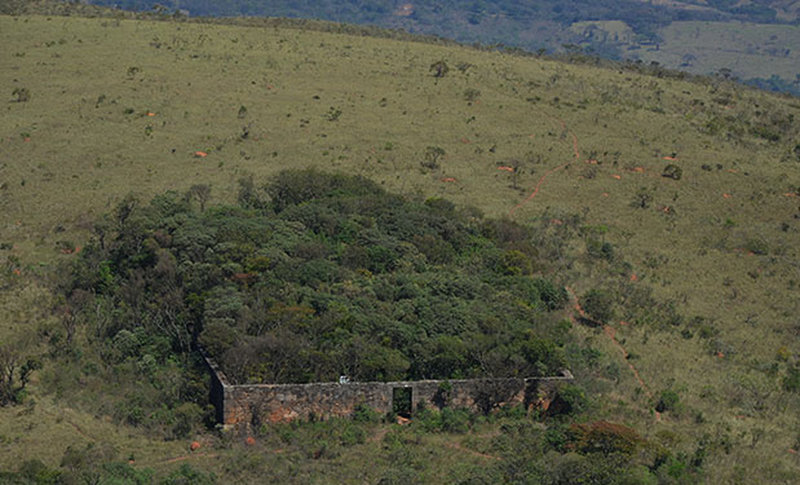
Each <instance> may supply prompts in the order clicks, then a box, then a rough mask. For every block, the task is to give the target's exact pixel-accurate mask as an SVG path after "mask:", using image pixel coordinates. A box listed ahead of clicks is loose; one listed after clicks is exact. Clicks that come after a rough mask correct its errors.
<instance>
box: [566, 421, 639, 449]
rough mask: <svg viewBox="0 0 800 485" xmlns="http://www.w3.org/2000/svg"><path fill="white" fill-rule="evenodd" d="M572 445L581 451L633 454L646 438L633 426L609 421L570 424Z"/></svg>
mask: <svg viewBox="0 0 800 485" xmlns="http://www.w3.org/2000/svg"><path fill="white" fill-rule="evenodd" d="M570 434H571V435H572V436H571V444H570V447H571V448H573V449H574V450H576V451H578V452H580V453H603V454H605V455H610V454H612V453H621V454H623V455H627V456H631V455H633V454H634V453H635V452H636V450H637V449H639V447H640V446H641V445H642V444H644V439H643V438H642V437H641V436H639V434H638V433H637V432H636V430H634V429H633V428H629V427H627V426H623V425H621V424H616V423H609V422H608V421H595V422H593V423H586V424H573V425H571V426H570Z"/></svg>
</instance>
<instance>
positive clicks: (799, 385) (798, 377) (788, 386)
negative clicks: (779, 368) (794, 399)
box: [783, 365, 800, 392]
mask: <svg viewBox="0 0 800 485" xmlns="http://www.w3.org/2000/svg"><path fill="white" fill-rule="evenodd" d="M783 388H784V389H785V390H787V391H789V392H800V367H798V366H797V365H794V366H791V367H789V369H787V371H786V376H784V378H783Z"/></svg>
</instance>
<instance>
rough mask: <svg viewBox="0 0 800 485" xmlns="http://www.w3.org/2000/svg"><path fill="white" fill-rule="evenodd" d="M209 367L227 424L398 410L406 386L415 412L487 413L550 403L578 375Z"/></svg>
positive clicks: (221, 415)
mask: <svg viewBox="0 0 800 485" xmlns="http://www.w3.org/2000/svg"><path fill="white" fill-rule="evenodd" d="M209 367H210V368H211V370H212V374H214V375H215V377H212V402H213V403H214V405H215V406H218V407H217V415H218V421H219V422H222V423H224V425H225V426H226V427H231V426H239V425H245V426H251V425H252V426H259V425H260V424H262V423H267V422H271V423H276V422H288V421H292V420H295V419H309V418H311V417H312V416H313V417H316V418H317V419H328V418H331V417H347V416H351V415H352V414H353V413H354V412H355V410H356V408H357V407H358V406H359V405H363V406H368V407H370V408H372V409H374V410H375V411H377V412H379V413H381V414H384V413H388V412H390V411H392V410H393V394H394V392H395V389H403V388H406V389H411V400H412V409H411V412H414V411H416V410H418V409H419V408H420V407H421V406H425V407H428V408H441V407H444V406H451V407H458V408H468V409H472V410H475V411H481V412H489V411H491V410H492V409H494V408H496V407H498V406H501V405H505V404H523V405H525V406H526V407H531V406H533V407H542V406H543V407H545V408H546V406H547V405H548V404H549V402H550V400H551V399H552V396H553V394H554V392H555V389H556V387H557V386H558V385H559V384H560V383H561V382H563V381H568V380H571V379H572V375H571V374H570V373H569V372H568V371H565V372H564V374H563V375H561V376H555V377H544V378H531V379H466V380H449V381H439V380H428V381H401V382H355V383H348V384H339V383H328V382H323V383H312V384H259V385H230V384H229V383H228V382H227V380H226V378H225V376H224V374H222V373H221V372H220V371H219V369H217V368H216V366H214V365H213V363H212V364H210V366H209ZM215 381H216V383H217V388H216V390H215V389H214V382H215ZM220 391H221V392H220ZM220 396H221V398H220Z"/></svg>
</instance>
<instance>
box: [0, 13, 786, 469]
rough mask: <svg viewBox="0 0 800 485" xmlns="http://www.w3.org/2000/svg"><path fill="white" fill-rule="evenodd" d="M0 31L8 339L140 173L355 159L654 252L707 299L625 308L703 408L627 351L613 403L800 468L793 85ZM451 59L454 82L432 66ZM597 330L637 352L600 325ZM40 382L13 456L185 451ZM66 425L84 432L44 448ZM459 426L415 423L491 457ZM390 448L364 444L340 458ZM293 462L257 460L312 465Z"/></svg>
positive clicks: (188, 178) (653, 352)
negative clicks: (647, 315)
mask: <svg viewBox="0 0 800 485" xmlns="http://www.w3.org/2000/svg"><path fill="white" fill-rule="evenodd" d="M0 44H1V45H3V46H4V47H3V49H2V53H0V93H1V94H2V99H3V101H4V103H3V105H2V106H1V107H0V109H2V111H3V115H2V116H1V117H0V243H2V246H0V247H1V248H2V249H0V261H2V262H3V264H4V266H3V269H2V271H3V275H2V278H3V279H2V281H3V283H2V288H3V289H2V292H0V308H2V310H3V311H0V339H1V340H2V341H4V342H12V341H16V340H17V339H32V340H35V339H36V338H37V335H38V334H37V332H39V329H41V328H43V327H44V326H47V325H52V324H54V323H53V321H54V318H55V317H53V316H52V315H50V311H49V302H50V301H51V298H52V297H50V296H48V295H49V293H48V292H47V290H46V289H45V288H46V280H47V279H48V277H49V276H50V275H52V273H53V272H54V271H55V268H56V267H57V264H58V263H59V262H60V261H63V260H68V259H69V258H72V257H74V255H73V254H65V253H69V252H70V251H71V250H72V248H73V247H74V246H83V245H84V244H85V243H86V241H87V240H88V239H89V237H90V234H91V227H92V221H93V220H94V219H95V218H96V217H98V216H99V215H100V214H102V213H104V212H106V211H108V210H110V209H111V208H112V207H113V206H114V205H115V204H116V203H117V202H119V201H120V200H121V199H122V198H123V197H124V196H125V195H126V194H128V193H131V192H133V193H135V194H139V195H141V196H142V197H144V198H148V197H149V196H152V195H153V194H156V193H160V192H163V191H165V190H167V189H175V190H179V191H185V190H187V189H188V188H189V187H190V186H191V185H193V184H200V183H205V184H209V185H211V187H212V197H213V198H214V199H216V200H217V201H221V202H232V201H233V200H235V197H236V192H237V190H238V181H239V180H240V179H241V178H242V177H247V176H249V175H253V176H254V177H255V178H256V179H257V180H261V179H264V178H265V177H267V176H269V175H271V174H275V173H277V172H278V171H279V170H282V169H284V168H300V167H316V168H320V169H324V170H328V171H342V172H346V173H351V174H359V175H364V176H366V177H368V178H370V179H373V180H375V181H377V182H378V183H380V184H382V185H384V186H385V187H386V188H388V189H390V190H392V191H397V192H400V193H405V194H421V195H424V196H442V197H446V198H448V199H450V200H453V201H454V202H456V203H458V204H462V205H472V206H476V207H478V208H480V209H481V210H482V211H484V212H485V213H486V214H487V215H491V216H508V217H511V218H513V219H514V220H516V221H520V222H531V221H535V220H539V219H542V218H545V219H559V218H562V217H565V216H567V215H569V214H580V215H581V216H583V217H584V218H585V220H586V221H587V224H588V225H590V226H591V228H592V230H594V231H595V232H596V234H597V235H598V237H603V238H604V240H606V241H608V242H611V243H612V244H613V246H614V247H615V248H617V249H618V250H619V251H621V252H622V253H623V254H624V255H625V257H626V259H628V260H629V261H630V262H631V263H632V270H633V272H634V273H635V274H636V275H637V278H636V282H631V284H632V285H633V286H634V287H635V284H636V283H637V282H641V283H642V284H645V283H646V284H649V285H650V286H651V287H653V288H654V292H655V294H656V295H657V296H658V297H659V298H661V299H664V300H669V301H671V302H672V303H673V304H674V305H675V307H676V309H677V310H678V311H679V312H680V313H681V314H683V315H685V316H686V317H685V319H684V320H683V321H675V322H672V323H670V322H660V321H652V322H649V323H645V322H641V323H639V324H636V325H622V324H620V323H619V322H618V321H614V322H612V323H613V328H614V329H616V342H619V343H622V344H623V345H624V346H625V348H626V349H627V351H628V352H630V354H629V355H628V359H627V362H630V363H634V364H635V367H636V368H637V369H638V372H639V374H640V375H641V378H642V380H643V383H645V385H646V386H647V388H648V389H649V390H650V391H651V392H652V393H654V394H655V395H658V394H659V393H661V392H662V391H664V390H671V391H674V392H676V393H677V394H678V395H679V396H680V400H681V403H682V411H681V412H677V413H667V414H665V415H664V416H662V417H661V419H660V420H656V419H655V417H654V416H653V415H652V414H650V413H648V412H647V411H646V409H648V408H649V406H648V405H646V401H647V397H646V392H643V388H642V387H641V384H640V383H638V382H637V381H636V380H635V379H634V376H633V374H632V373H630V372H629V369H628V368H627V365H626V362H625V361H624V360H623V359H618V361H617V362H618V364H617V365H618V369H617V372H618V375H619V377H618V381H619V382H618V385H617V386H615V387H611V388H607V389H602V393H601V395H602V397H601V402H602V408H601V410H600V411H599V412H600V413H601V414H602V415H605V416H607V417H608V418H609V419H614V418H616V419H618V420H622V421H625V422H628V423H629V424H631V425H634V426H636V427H637V429H639V430H640V432H642V433H643V434H646V435H647V436H651V437H655V436H659V437H660V439H662V440H672V441H674V442H675V443H677V446H679V447H680V446H686V447H689V446H690V445H691V446H694V445H696V444H697V443H698V442H703V443H705V446H706V448H707V450H708V457H707V458H706V465H705V466H706V470H707V475H708V477H709V478H710V481H712V482H738V481H745V482H746V481H753V480H755V479H756V478H758V479H759V480H758V481H767V482H787V481H790V480H791V479H792V477H795V476H796V475H797V472H798V462H797V455H796V454H794V453H791V452H790V451H789V450H790V449H794V448H796V447H797V446H798V444H797V441H798V438H799V436H798V433H797V431H796V430H797V424H798V422H797V416H798V413H797V411H798V404H799V403H798V396H797V394H796V393H795V392H792V391H791V389H793V388H795V387H800V386H798V385H796V383H795V385H794V386H792V379H791V377H792V376H795V377H796V374H795V373H794V371H795V370H796V369H797V362H798V356H799V354H800V344H799V343H798V338H797V334H798V328H800V327H798V325H799V324H800V322H799V321H798V319H797V302H798V301H800V300H798V299H797V285H798V281H800V273H799V272H798V252H797V251H798V247H800V245H798V230H800V219H799V218H800V208H799V207H798V204H799V203H800V202H799V201H798V190H799V189H798V186H800V169H799V167H800V165H799V164H800V145H797V143H798V142H797V140H798V118H799V117H800V103H799V102H798V101H797V100H796V99H794V98H780V97H775V96H772V95H768V94H765V93H761V92H757V91H750V90H745V89H742V88H741V87H736V86H733V85H730V84H727V83H722V82H720V81H711V80H706V81H698V82H693V83H689V82H684V81H679V80H675V79H666V78H663V79H662V78H656V77H649V76H644V75H641V74H638V73H632V72H627V71H612V70H600V69H596V68H591V67H588V66H575V65H566V64H561V63H557V62H552V61H545V60H533V59H526V58H518V57H513V56H509V55H504V54H499V53H486V52H479V51H475V50H471V49H468V48H460V47H439V46H431V45H425V44H417V43H403V42H397V41H392V40H385V39H375V38H365V37H353V36H346V35H337V34H330V33H320V32H308V31H301V30H294V29H282V28H244V27H233V26H219V25H204V24H187V23H169V22H145V21H132V20H114V19H87V18H66V17H43V16H24V17H8V16H0ZM439 61H444V63H446V65H447V66H448V71H447V73H446V75H444V76H443V77H435V76H434V75H433V73H432V71H431V66H432V65H433V64H434V63H437V62H439ZM431 147H435V148H438V149H440V150H434V149H432V148H431ZM435 153H439V154H440V155H439V156H438V158H437V157H436V156H435V155H434V154H435ZM665 157H669V158H672V159H675V160H665ZM434 158H435V160H434ZM434 162H435V163H434ZM668 164H674V165H677V166H678V167H680V168H681V170H682V177H680V179H679V180H675V179H673V178H666V177H663V176H662V171H663V170H664V168H665V166H666V165H668ZM499 167H515V169H516V171H515V172H513V173H512V172H509V171H508V170H504V169H498V168H499ZM570 271H572V273H571V274H570V275H564V278H565V280H566V281H570V280H574V281H575V283H574V285H573V287H574V290H575V292H576V293H577V294H579V295H581V294H583V293H584V292H586V291H588V290H589V289H591V288H595V287H602V286H603V285H606V284H610V283H608V282H609V281H610V280H609V278H608V277H607V275H605V274H603V272H602V271H597V270H596V269H595V270H591V268H590V267H589V266H584V265H582V264H581V263H580V262H578V263H576V265H575V266H574V267H573V268H572V269H571V270H570ZM629 297H630V298H634V297H635V292H634V293H632V294H631V295H629ZM618 313H619V314H620V315H624V305H622V306H621V307H620V308H619V311H618ZM693 317H698V318H693ZM578 331H579V332H582V333H583V334H584V336H585V337H586V338H589V339H592V340H593V341H595V343H596V346H597V347H598V348H599V349H601V350H603V351H604V352H605V353H606V354H607V355H608V356H611V358H616V355H617V353H618V352H619V349H618V348H617V347H616V346H615V345H614V340H612V339H610V338H608V336H607V334H606V333H604V332H603V331H602V330H600V329H588V328H586V329H578ZM787 389H789V390H787ZM31 392H32V394H34V395H36V397H37V399H38V400H39V402H40V404H39V405H37V406H35V407H34V408H32V409H31V411H30V412H31V413H34V416H36V420H35V421H33V424H31V426H32V427H31V430H25V429H24V428H20V427H19V424H20V423H21V422H22V421H21V420H24V419H27V418H24V417H22V416H21V415H20V409H19V408H15V407H10V408H3V409H0V435H1V436H2V438H3V439H0V466H12V465H13V464H14V463H16V461H17V460H18V459H19V457H20V454H21V453H22V451H21V450H30V451H29V453H28V455H29V456H31V455H38V456H40V457H42V459H43V460H45V461H46V462H47V463H49V464H51V465H57V464H58V459H59V458H60V457H61V455H62V454H63V449H64V446H66V445H68V444H75V445H76V446H83V444H84V443H86V442H87V438H86V436H85V435H89V436H107V435H108V434H107V433H119V434H120V440H123V441H124V443H125V445H124V447H123V446H120V448H121V449H123V448H124V450H123V452H124V453H128V450H131V451H130V452H131V453H135V454H136V455H137V456H138V455H140V454H143V453H151V456H154V455H160V456H161V457H163V460H161V461H157V460H155V459H153V463H151V464H148V466H155V465H154V464H158V463H162V462H163V461H164V460H166V459H168V458H169V457H170V456H176V455H178V454H180V453H182V452H183V451H182V449H181V451H179V446H182V445H178V444H174V443H173V444H167V445H165V444H163V443H159V444H158V446H157V447H156V445H155V443H147V440H146V437H143V436H142V435H140V434H137V431H135V430H132V429H127V428H125V427H119V428H117V429H116V431H113V432H112V431H107V428H106V427H107V426H110V425H108V424H106V423H103V419H102V417H97V418H95V417H93V416H91V415H90V414H86V413H85V412H82V411H80V410H75V411H66V410H65V409H64V408H63V406H65V405H64V404H63V403H62V404H57V403H56V402H54V401H52V399H53V398H52V397H50V396H44V395H42V396H40V395H39V394H38V393H39V392H40V391H39V390H37V387H36V380H35V379H34V382H33V385H32V391H31ZM598 392H599V391H598ZM631 405H633V406H634V407H635V408H636V409H637V410H638V412H636V413H631V412H630V408H629V407H628V406H631ZM72 413H77V414H72ZM81 413H83V414H81ZM59 419H60V420H61V421H59ZM64 422H66V423H68V424H70V423H71V426H66V425H64ZM37 423H38V428H36V426H37ZM33 429H39V431H38V432H33V431H32V430H33ZM56 433H58V434H56ZM488 433H491V431H488ZM37 436H38V437H39V438H36V437H37ZM51 436H52V437H56V436H59V438H58V439H59V440H60V443H61V444H62V445H63V446H61V447H57V449H53V450H50V449H45V448H46V445H47V442H48V441H49V439H43V438H42V437H48V438H49V437H51ZM440 438H441V437H440V436H438V435H436V436H433V437H427V438H419V440H421V444H420V446H421V448H420V449H423V450H431V454H432V456H434V458H433V459H435V460H442V463H445V462H448V460H449V461H452V460H456V461H458V460H464V461H467V462H470V463H477V464H480V463H482V461H481V460H483V459H484V458H481V457H480V456H474V455H472V454H470V453H460V452H456V451H455V450H456V448H451V447H447V446H445V445H443V444H442V443H437V442H436V440H439V439H440ZM162 447H163V448H162ZM477 448H480V447H477ZM221 449H223V451H220V452H219V453H217V454H218V455H221V456H223V457H224V456H226V455H225V453H226V451H224V449H225V448H224V446H223V447H222V448H221ZM143 450H149V451H147V452H145V451H143ZM162 450H163V451H162ZM362 452H363V453H364V455H361V454H360V453H362ZM370 453H374V452H373V451H370V446H369V441H367V443H366V444H364V445H361V446H360V447H356V448H353V449H351V450H350V451H348V452H347V453H345V454H344V455H342V458H341V460H340V461H335V460H334V462H332V463H340V464H341V463H348V462H347V460H348V459H361V460H365V459H366V460H370V459H372V458H374V456H373V455H370ZM370 457H372V458H370ZM406 458H409V457H406ZM411 458H413V459H414V460H423V458H420V457H419V456H415V457H411ZM411 458H409V459H411ZM239 459H241V460H243V461H244V462H246V461H247V459H248V458H247V457H246V456H245V457H244V458H241V457H240V458H239ZM424 459H427V458H424ZM194 460H196V461H199V462H201V465H202V466H204V467H211V468H214V467H216V468H215V469H216V470H218V471H220V470H223V469H224V467H225V466H226V465H223V464H221V463H220V462H221V461H223V460H222V459H220V460H219V461H214V460H211V459H208V460H202V459H199V460H197V459H194ZM259 460H260V461H259ZM281 460H282V458H281V456H280V453H279V452H278V453H272V454H269V455H268V456H267V457H266V458H259V459H258V460H256V459H255V458H252V460H251V461H250V462H247V463H243V465H242V466H244V467H245V468H246V467H247V466H253V467H256V466H266V465H270V466H274V467H277V468H280V467H291V466H292V465H291V464H290V463H291V462H292V459H290V458H287V460H288V461H281ZM255 462H258V465H253V463H255ZM248 463H249V465H248ZM159 466H166V465H159ZM314 466H316V467H325V466H329V467H331V469H333V470H336V471H331V470H317V471H318V472H320V473H328V472H330V473H334V475H327V476H350V477H353V476H355V475H352V474H351V475H348V473H350V472H353V473H355V470H357V469H358V467H356V466H355V465H353V464H350V465H341V466H342V467H343V468H338V467H339V465H335V464H331V463H329V464H327V465H325V464H316V465H314ZM228 472H230V470H228ZM287 473H288V472H287ZM303 473H311V472H310V471H304V472H303ZM431 473H432V472H431ZM434 475H435V474H432V475H430V476H429V477H428V478H429V479H430V480H435V479H437V477H436V476H434ZM226 476H227V475H226ZM230 476H234V475H230ZM376 478H377V477H373V476H372V475H369V474H368V475H367V476H364V477H363V479H364V480H367V481H370V480H372V481H374V479H376ZM438 478H442V479H443V477H438ZM299 480H302V477H301V478H299Z"/></svg>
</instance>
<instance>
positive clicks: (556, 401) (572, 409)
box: [547, 384, 589, 416]
mask: <svg viewBox="0 0 800 485" xmlns="http://www.w3.org/2000/svg"><path fill="white" fill-rule="evenodd" d="M588 403H589V401H588V398H587V397H586V391H584V389H583V388H582V387H580V386H577V385H572V384H567V385H564V386H562V387H561V388H560V389H559V390H558V392H557V393H556V395H555V397H554V398H553V402H551V403H550V406H549V407H548V409H547V414H548V415H549V416H569V415H577V414H580V413H582V412H583V411H585V410H586V408H587V407H588Z"/></svg>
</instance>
